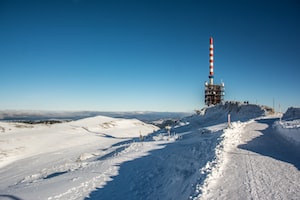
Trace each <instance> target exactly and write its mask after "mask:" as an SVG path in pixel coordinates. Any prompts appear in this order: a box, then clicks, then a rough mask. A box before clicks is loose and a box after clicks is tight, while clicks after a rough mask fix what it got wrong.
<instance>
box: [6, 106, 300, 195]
mask: <svg viewBox="0 0 300 200" xmlns="http://www.w3.org/2000/svg"><path fill="white" fill-rule="evenodd" d="M269 111H270V109H269V108H267V107H264V106H258V105H250V104H243V103H238V102H226V103H224V104H221V105H217V106H212V107H208V108H205V109H203V110H201V112H199V114H197V115H192V116H189V117H185V118H183V119H181V120H179V121H178V122H177V123H176V124H174V125H173V126H172V127H171V129H170V135H169V133H168V130H165V129H158V128H157V127H156V126H153V125H150V124H146V123H144V122H142V121H139V120H137V119H120V118H111V117H104V116H96V117H89V118H84V119H80V120H76V121H71V122H65V123H59V124H52V125H47V124H34V125H31V124H24V123H15V122H0V177H1V178H0V199H5V198H8V199H23V200H27V199H48V200H54V199H76V200H77V199H91V200H93V199H194V200H197V199H299V197H300V196H299V194H300V172H299V170H300V157H299V148H298V146H297V145H295V146H293V145H290V144H291V143H292V144H295V141H296V142H297V141H298V139H299V137H298V136H294V135H299V126H300V125H299V124H300V121H299V119H296V116H295V115H294V116H293V118H289V119H288V120H282V121H280V120H279V118H278V115H270V113H269ZM229 113H230V115H231V121H232V122H231V124H230V126H228V123H227V117H228V114H229ZM292 132H293V134H291V133H292ZM297 133H298V134H297ZM282 134H285V135H289V140H286V139H282V138H287V136H285V137H283V136H282ZM291 135H293V136H291Z"/></svg>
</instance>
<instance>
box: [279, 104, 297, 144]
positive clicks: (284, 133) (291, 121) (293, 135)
mask: <svg viewBox="0 0 300 200" xmlns="http://www.w3.org/2000/svg"><path fill="white" fill-rule="evenodd" d="M274 128H275V129H276V132H277V133H278V134H279V135H280V136H281V137H282V138H284V139H286V140H287V141H289V142H290V143H291V144H294V145H296V146H298V147H299V148H300V108H293V107H291V108H288V110H287V111H286V112H285V113H284V114H283V117H282V120H280V121H277V122H275V124H274Z"/></svg>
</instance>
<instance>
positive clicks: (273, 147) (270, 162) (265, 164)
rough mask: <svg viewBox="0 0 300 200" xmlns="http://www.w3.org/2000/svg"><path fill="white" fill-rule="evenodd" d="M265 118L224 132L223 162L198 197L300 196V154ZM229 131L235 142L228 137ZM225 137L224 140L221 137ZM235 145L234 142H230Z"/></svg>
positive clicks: (266, 197)
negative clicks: (224, 159) (222, 165)
mask: <svg viewBox="0 0 300 200" xmlns="http://www.w3.org/2000/svg"><path fill="white" fill-rule="evenodd" d="M275 120H276V119H274V118H269V119H268V118H267V119H261V120H255V121H251V122H249V123H247V124H246V125H245V127H244V128H242V129H241V130H240V131H239V132H238V133H234V132H230V131H229V132H227V133H226V134H228V135H227V140H228V141H231V142H232V144H230V142H229V143H228V141H227V144H226V143H225V144H226V145H225V146H227V147H228V146H230V145H232V148H226V147H224V152H223V154H224V157H225V158H226V165H225V167H224V168H223V169H219V170H220V172H219V174H220V176H219V177H214V178H215V179H211V181H210V182H209V183H208V185H207V187H206V188H205V189H204V193H203V195H202V196H201V198H200V199H270V200H271V199H300V171H299V170H300V154H299V150H298V151H297V149H294V148H293V147H291V146H290V145H289V143H286V142H285V141H284V140H282V138H279V136H277V135H276V134H274V130H273V128H272V124H273V122H274V121H275ZM230 134H238V135H235V136H234V135H232V137H233V138H236V139H235V141H234V140H232V139H228V138H230V137H231V136H230ZM225 140H226V139H225ZM234 143H235V144H237V145H234Z"/></svg>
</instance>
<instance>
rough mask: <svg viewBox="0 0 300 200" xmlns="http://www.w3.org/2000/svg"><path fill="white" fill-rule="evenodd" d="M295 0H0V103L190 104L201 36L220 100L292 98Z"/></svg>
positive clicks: (111, 107) (298, 41)
mask: <svg viewBox="0 0 300 200" xmlns="http://www.w3.org/2000/svg"><path fill="white" fill-rule="evenodd" d="M299 19H300V3H299V2H298V1H296V0H295V1H292V0H287V1H258V0H253V1H246V0H241V1H231V0H229V1H214V0H212V1H208V0H207V1H206V0H203V1H194V0H181V1H178V0H136V1H134V0H119V1H116V0H105V1H101V0H99V1H96V0H73V1H72V0H61V1H58V0H51V1H47V0H44V1H30V0H28V1H22V0H7V1H6V0H0V27H1V28H0V69H1V79H0V91H1V94H0V110H6V109H14V110H19V109H22V110H74V111H77V110H96V111H193V110H194V109H199V108H202V107H203V106H204V94H203V93H204V82H205V81H207V80H208V73H209V56H208V54H209V50H208V49H209V37H210V36H212V37H213V38H214V60H215V62H214V67H215V68H214V72H215V82H216V83H218V82H221V80H223V81H224V82H225V90H226V94H225V100H240V101H244V100H248V101H249V102H250V103H258V104H265V105H269V106H273V99H274V100H275V105H276V109H277V110H278V105H279V104H280V105H281V108H282V110H285V109H286V108H287V107H289V106H295V107H297V106H298V107H299V106H300V90H299V87H300V66H299V63H300V48H299V46H300V37H299V35H300V21H299Z"/></svg>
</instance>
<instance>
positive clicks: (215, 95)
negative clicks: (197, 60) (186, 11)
mask: <svg viewBox="0 0 300 200" xmlns="http://www.w3.org/2000/svg"><path fill="white" fill-rule="evenodd" d="M208 78H209V83H207V82H205V105H208V106H210V105H216V104H218V103H221V102H223V101H224V89H225V87H224V86H225V85H224V83H223V82H221V84H220V85H218V84H214V45H213V38H212V37H210V39H209V76H208Z"/></svg>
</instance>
